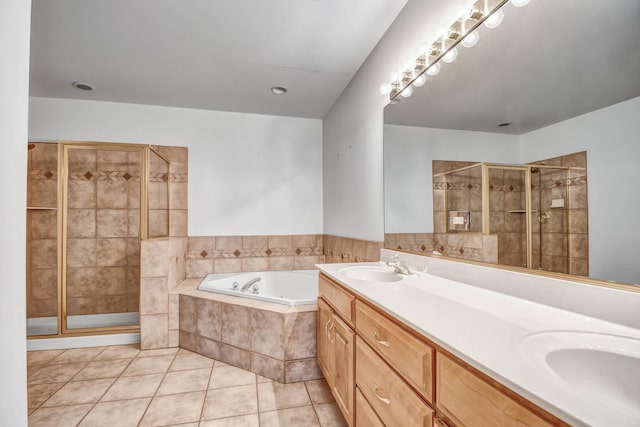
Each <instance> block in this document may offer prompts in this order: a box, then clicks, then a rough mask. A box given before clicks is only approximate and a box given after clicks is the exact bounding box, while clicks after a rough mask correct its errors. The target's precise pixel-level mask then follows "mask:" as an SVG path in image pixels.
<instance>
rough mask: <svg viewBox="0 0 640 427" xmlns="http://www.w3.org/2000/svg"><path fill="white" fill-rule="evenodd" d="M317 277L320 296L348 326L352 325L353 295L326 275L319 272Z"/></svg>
mask: <svg viewBox="0 0 640 427" xmlns="http://www.w3.org/2000/svg"><path fill="white" fill-rule="evenodd" d="M319 277H320V279H319V285H318V288H319V292H320V296H322V298H324V299H325V300H326V301H327V302H328V303H329V304H331V306H332V307H333V308H334V309H335V310H336V312H337V313H338V315H339V316H340V317H342V318H343V319H344V320H345V321H346V322H347V323H348V324H349V326H353V321H354V317H353V304H354V301H355V297H354V296H353V295H352V294H350V293H349V292H347V291H346V290H345V289H343V288H342V287H340V285H338V284H336V283H334V282H333V281H332V280H330V279H329V278H327V277H326V276H324V275H322V274H320V276H319Z"/></svg>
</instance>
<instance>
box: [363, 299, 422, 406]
mask: <svg viewBox="0 0 640 427" xmlns="http://www.w3.org/2000/svg"><path fill="white" fill-rule="evenodd" d="M356 330H357V331H358V335H360V336H361V337H362V338H364V339H365V340H366V341H367V343H369V345H370V346H371V347H372V348H373V349H375V350H376V351H377V352H378V353H379V354H380V355H381V356H382V357H383V358H384V359H385V360H386V361H387V363H389V364H390V365H391V366H393V367H394V368H395V369H396V370H397V371H398V372H399V373H400V375H402V376H403V377H404V378H405V379H406V380H407V382H409V383H410V384H411V385H412V386H413V387H415V388H416V390H417V391H418V392H419V393H420V394H421V395H422V396H423V397H424V398H425V399H426V400H427V401H428V402H433V357H434V356H433V355H434V350H433V349H432V348H431V347H429V346H428V345H426V344H425V343H423V342H422V341H420V340H419V339H417V338H416V337H414V336H413V335H411V334H410V333H409V332H407V331H406V330H404V329H403V328H401V327H400V326H398V325H396V324H395V323H393V322H392V321H390V320H389V319H387V318H386V317H384V316H382V315H381V314H379V313H378V312H377V311H375V310H373V309H372V308H371V307H369V306H367V305H366V304H364V303H362V302H361V301H356Z"/></svg>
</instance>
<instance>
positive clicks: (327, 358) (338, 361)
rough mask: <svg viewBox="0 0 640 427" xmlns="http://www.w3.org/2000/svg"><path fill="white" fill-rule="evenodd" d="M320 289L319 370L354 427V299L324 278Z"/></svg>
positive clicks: (321, 277)
mask: <svg viewBox="0 0 640 427" xmlns="http://www.w3.org/2000/svg"><path fill="white" fill-rule="evenodd" d="M319 288H320V297H319V298H318V322H317V328H318V334H317V352H318V366H320V369H321V370H322V373H323V374H324V376H325V378H326V380H327V384H329V388H330V389H331V394H333V397H334V398H335V400H336V404H337V405H338V407H339V408H340V411H341V412H342V415H343V416H344V418H345V420H346V421H347V424H349V426H353V425H354V419H355V418H354V404H355V399H354V398H355V385H354V376H355V373H354V357H355V340H354V337H355V333H354V331H353V321H352V317H353V304H354V302H355V297H354V296H353V295H351V294H350V293H348V292H346V291H345V290H344V289H342V288H340V287H339V286H338V285H337V284H335V283H333V282H331V281H330V280H329V279H327V278H326V277H324V276H320V285H319ZM347 322H348V323H347Z"/></svg>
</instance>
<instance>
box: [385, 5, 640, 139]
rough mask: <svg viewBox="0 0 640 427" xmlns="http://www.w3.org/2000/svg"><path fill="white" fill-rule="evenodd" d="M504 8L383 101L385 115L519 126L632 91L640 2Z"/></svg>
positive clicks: (420, 121) (465, 126)
mask: <svg viewBox="0 0 640 427" xmlns="http://www.w3.org/2000/svg"><path fill="white" fill-rule="evenodd" d="M504 12H505V18H504V21H503V23H502V25H501V26H500V27H498V28H497V29H494V30H489V29H487V28H484V27H481V28H480V32H481V37H480V42H479V43H478V45H476V46H475V47H473V48H471V49H466V48H464V47H459V48H458V51H459V55H458V59H457V60H456V61H455V62H454V63H453V64H443V66H442V71H441V72H440V74H439V75H437V76H435V77H434V78H433V79H431V80H430V81H429V82H428V83H427V84H426V85H425V86H423V87H421V88H416V89H415V90H414V93H413V95H412V96H411V97H410V98H408V99H402V98H400V99H401V101H400V102H399V103H398V104H396V105H389V106H387V107H386V108H385V123H390V124H398V125H407V126H423V127H434V128H445V129H461V130H471V131H481V132H498V133H509V134H523V133H527V132H530V131H532V130H535V129H539V128H541V127H545V126H548V125H551V124H553V123H556V122H560V121H563V120H566V119H569V118H571V117H575V116H578V115H581V114H585V113H588V112H590V111H594V110H597V109H600V108H604V107H606V106H609V105H612V104H615V103H618V102H622V101H624V100H627V99H630V98H635V97H638V96H640V1H638V0H609V1H602V0H562V1H549V0H532V1H531V3H529V5H527V6H526V7H522V8H516V7H514V6H512V5H511V4H507V5H505V7H504ZM503 122H510V123H511V125H510V126H508V127H498V124H499V123H503Z"/></svg>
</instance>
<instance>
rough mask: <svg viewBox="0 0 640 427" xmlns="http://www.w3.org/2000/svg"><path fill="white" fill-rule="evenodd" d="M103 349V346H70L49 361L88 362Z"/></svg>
mask: <svg viewBox="0 0 640 427" xmlns="http://www.w3.org/2000/svg"><path fill="white" fill-rule="evenodd" d="M103 350H104V347H85V348H70V349H68V350H65V351H64V352H63V353H62V354H60V355H59V356H58V357H56V358H55V359H53V360H52V361H51V363H75V362H90V361H92V360H93V359H95V357H96V356H97V355H99V354H100V353H102V351H103Z"/></svg>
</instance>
